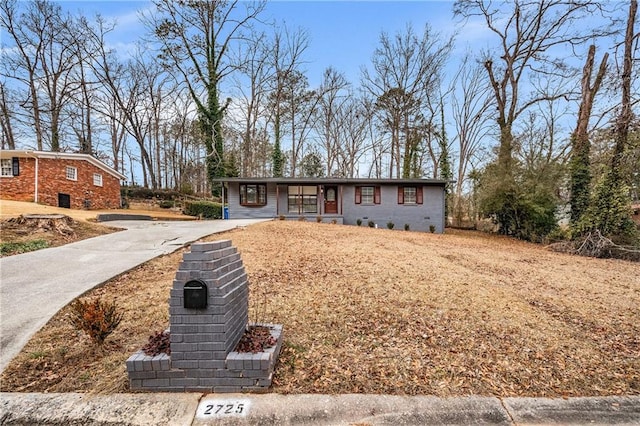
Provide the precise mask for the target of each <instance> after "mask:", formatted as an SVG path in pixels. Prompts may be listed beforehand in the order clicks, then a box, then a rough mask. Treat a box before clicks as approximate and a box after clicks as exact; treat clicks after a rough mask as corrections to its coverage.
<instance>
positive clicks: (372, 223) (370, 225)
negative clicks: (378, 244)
mask: <svg viewBox="0 0 640 426" xmlns="http://www.w3.org/2000/svg"><path fill="white" fill-rule="evenodd" d="M368 225H369V228H375V227H376V223H375V222H374V221H372V220H370V221H369V222H368Z"/></svg>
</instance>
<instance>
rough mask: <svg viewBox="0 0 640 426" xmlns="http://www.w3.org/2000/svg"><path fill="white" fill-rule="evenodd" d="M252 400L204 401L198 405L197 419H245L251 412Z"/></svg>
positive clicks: (217, 399)
mask: <svg viewBox="0 0 640 426" xmlns="http://www.w3.org/2000/svg"><path fill="white" fill-rule="evenodd" d="M250 405H251V401H250V400H238V399H219V398H216V399H204V400H202V401H200V404H198V411H197V413H196V416H197V417H200V418H217V417H244V416H246V415H247V412H248V411H249V406H250Z"/></svg>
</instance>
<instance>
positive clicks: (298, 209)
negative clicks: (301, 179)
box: [288, 186, 318, 214]
mask: <svg viewBox="0 0 640 426" xmlns="http://www.w3.org/2000/svg"><path fill="white" fill-rule="evenodd" d="M288 204H289V213H293V214H303V213H318V187H317V186H289V188H288Z"/></svg>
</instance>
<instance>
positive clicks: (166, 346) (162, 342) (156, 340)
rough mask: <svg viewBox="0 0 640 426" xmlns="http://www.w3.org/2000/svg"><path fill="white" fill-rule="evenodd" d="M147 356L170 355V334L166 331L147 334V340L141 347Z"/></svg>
mask: <svg viewBox="0 0 640 426" xmlns="http://www.w3.org/2000/svg"><path fill="white" fill-rule="evenodd" d="M142 351H143V352H144V353H145V355H147V356H156V355H160V354H167V355H171V335H170V334H169V332H168V331H159V332H157V333H155V334H152V335H151V336H149V341H148V342H147V344H146V345H144V346H143V347H142Z"/></svg>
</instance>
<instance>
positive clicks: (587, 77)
mask: <svg viewBox="0 0 640 426" xmlns="http://www.w3.org/2000/svg"><path fill="white" fill-rule="evenodd" d="M595 56H596V46H595V45H591V46H590V47H589V53H588V55H587V60H586V62H585V65H584V68H583V71H582V84H581V87H582V96H581V100H580V109H579V110H578V123H577V126H576V129H575V131H574V132H573V134H572V135H571V144H572V151H571V162H570V172H571V201H570V202H571V223H572V224H574V225H575V224H577V223H578V222H579V221H580V218H581V217H582V215H583V213H584V212H585V211H586V210H587V208H588V206H589V197H590V186H591V170H590V169H591V160H590V155H591V144H590V142H589V120H590V119H591V110H592V109H593V101H594V99H595V96H596V93H598V90H599V88H600V85H601V84H602V79H603V78H604V76H605V73H606V71H607V59H608V57H609V54H608V53H605V54H604V56H603V57H602V60H601V62H600V67H599V68H598V72H597V74H596V76H595V79H594V80H593V83H592V74H593V66H594V62H595Z"/></svg>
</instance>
